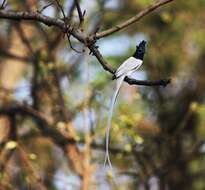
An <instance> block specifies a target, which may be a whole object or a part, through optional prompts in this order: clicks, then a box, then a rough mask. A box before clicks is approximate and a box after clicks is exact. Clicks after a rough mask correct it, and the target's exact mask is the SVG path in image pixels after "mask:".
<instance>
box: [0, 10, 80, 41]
mask: <svg viewBox="0 0 205 190" xmlns="http://www.w3.org/2000/svg"><path fill="white" fill-rule="evenodd" d="M0 19H11V20H19V21H21V20H28V21H37V22H41V23H43V24H45V25H47V26H56V27H58V28H60V29H62V30H63V31H66V30H67V26H65V22H64V21H63V20H61V19H57V18H51V17H48V16H44V15H42V14H40V13H38V12H21V11H5V10H0ZM67 32H68V33H70V34H72V35H73V36H74V37H75V38H76V39H78V40H79V41H80V42H83V43H84V38H83V36H82V35H81V34H79V33H78V32H77V31H76V30H68V31H67Z"/></svg>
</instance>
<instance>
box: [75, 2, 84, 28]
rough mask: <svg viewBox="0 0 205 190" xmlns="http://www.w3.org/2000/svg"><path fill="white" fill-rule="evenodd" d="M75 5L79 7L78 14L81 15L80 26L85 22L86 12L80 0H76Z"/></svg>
mask: <svg viewBox="0 0 205 190" xmlns="http://www.w3.org/2000/svg"><path fill="white" fill-rule="evenodd" d="M75 5H76V8H77V11H78V16H79V20H80V26H81V25H82V24H83V22H84V14H85V12H84V13H82V10H81V8H80V4H79V2H78V0H75Z"/></svg>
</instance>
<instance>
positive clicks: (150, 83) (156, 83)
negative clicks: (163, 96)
mask: <svg viewBox="0 0 205 190" xmlns="http://www.w3.org/2000/svg"><path fill="white" fill-rule="evenodd" d="M89 49H90V51H91V52H92V53H93V54H94V55H95V57H96V58H97V59H98V61H99V62H100V64H101V65H102V67H103V68H104V70H106V71H108V72H110V73H112V74H114V73H115V70H114V69H113V68H112V67H111V66H110V65H109V64H108V63H107V62H106V61H105V59H104V58H103V56H102V55H101V53H100V52H99V50H98V49H97V48H96V47H95V45H94V44H93V45H90V46H89ZM124 81H125V82H127V83H128V84H130V85H144V86H163V87H166V86H167V84H169V83H170V82H171V80H170V79H161V80H157V81H147V80H143V81H142V80H135V79H131V78H129V77H126V78H125V80H124Z"/></svg>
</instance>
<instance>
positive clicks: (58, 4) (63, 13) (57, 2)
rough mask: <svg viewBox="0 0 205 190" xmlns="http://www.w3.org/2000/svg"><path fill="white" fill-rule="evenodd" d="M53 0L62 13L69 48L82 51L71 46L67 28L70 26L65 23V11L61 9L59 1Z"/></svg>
mask: <svg viewBox="0 0 205 190" xmlns="http://www.w3.org/2000/svg"><path fill="white" fill-rule="evenodd" d="M55 2H56V4H57V6H58V8H59V9H60V10H61V13H62V15H63V20H64V23H65V30H64V31H65V34H66V37H67V40H68V43H69V45H70V48H71V49H72V50H73V51H75V52H76V53H82V52H81V51H78V50H77V49H75V48H74V47H73V45H72V43H71V41H70V34H69V32H68V31H69V29H70V26H68V25H67V19H66V15H65V12H64V10H63V7H62V5H61V4H60V3H59V1H58V0H55ZM71 30H72V28H71Z"/></svg>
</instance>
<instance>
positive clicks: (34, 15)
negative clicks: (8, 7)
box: [0, 0, 172, 86]
mask: <svg viewBox="0 0 205 190" xmlns="http://www.w3.org/2000/svg"><path fill="white" fill-rule="evenodd" d="M169 1H172V0H169ZM163 2H164V4H165V1H163ZM166 2H168V0H166ZM158 6H159V4H158ZM1 18H5V19H12V20H30V21H37V22H41V23H44V24H45V25H48V26H56V27H58V28H60V29H62V30H63V31H64V32H65V31H66V35H68V33H69V34H71V35H72V36H73V37H75V38H76V39H78V40H79V41H80V42H81V43H83V44H85V46H87V47H88V48H89V49H90V51H91V52H92V54H93V55H95V57H96V58H97V59H98V61H99V63H100V64H101V65H102V67H103V68H104V70H106V71H108V72H110V73H112V74H114V73H115V70H114V69H113V68H112V66H111V65H109V64H108V63H107V62H106V61H105V60H104V58H103V56H102V55H101V53H100V52H99V50H98V49H97V47H96V46H95V41H96V39H95V38H93V36H90V37H86V36H85V34H84V33H82V32H80V31H78V30H76V29H70V28H68V27H67V25H65V24H66V23H65V22H64V21H63V20H61V19H56V18H51V17H47V16H44V15H42V14H39V13H38V12H13V11H4V10H0V19H1ZM125 81H126V82H127V83H128V84H136V85H146V86H153V85H154V86H156V85H161V86H166V85H167V84H168V83H170V80H169V79H166V80H159V81H138V80H134V79H129V78H128V77H126V78H125Z"/></svg>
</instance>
